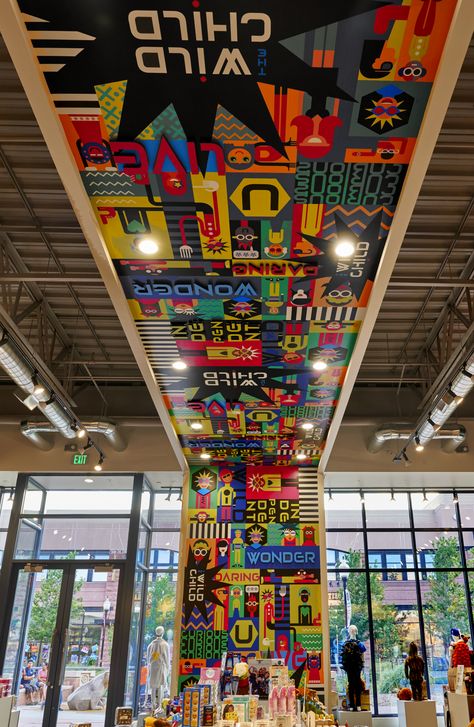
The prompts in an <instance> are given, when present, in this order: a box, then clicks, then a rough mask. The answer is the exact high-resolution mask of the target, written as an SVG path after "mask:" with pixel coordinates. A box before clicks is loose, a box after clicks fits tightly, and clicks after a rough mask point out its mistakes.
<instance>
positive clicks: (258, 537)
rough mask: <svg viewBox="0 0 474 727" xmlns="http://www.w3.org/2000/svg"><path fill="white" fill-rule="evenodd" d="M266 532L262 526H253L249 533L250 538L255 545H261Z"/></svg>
mask: <svg viewBox="0 0 474 727" xmlns="http://www.w3.org/2000/svg"><path fill="white" fill-rule="evenodd" d="M263 536H264V532H263V530H262V529H261V528H259V527H255V528H252V529H251V531H250V532H249V534H248V537H249V540H250V542H251V543H252V544H253V545H259V544H260V543H261V542H262V540H263Z"/></svg>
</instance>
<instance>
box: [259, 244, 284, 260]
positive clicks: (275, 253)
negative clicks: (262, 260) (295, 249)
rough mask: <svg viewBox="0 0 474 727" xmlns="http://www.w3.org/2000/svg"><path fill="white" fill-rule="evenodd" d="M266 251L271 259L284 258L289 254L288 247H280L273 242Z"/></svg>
mask: <svg viewBox="0 0 474 727" xmlns="http://www.w3.org/2000/svg"><path fill="white" fill-rule="evenodd" d="M264 251H265V253H266V254H267V255H268V256H269V257H283V256H284V255H286V252H287V250H286V247H283V245H280V243H279V242H272V244H271V245H269V246H268V247H265V248H264Z"/></svg>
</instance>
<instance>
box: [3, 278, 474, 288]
mask: <svg viewBox="0 0 474 727" xmlns="http://www.w3.org/2000/svg"><path fill="white" fill-rule="evenodd" d="M2 279H3V277H2V276H0V280H2ZM388 286H389V288H474V279H472V278H420V277H417V278H410V277H407V278H400V277H394V278H391V279H390V282H389V284H388Z"/></svg>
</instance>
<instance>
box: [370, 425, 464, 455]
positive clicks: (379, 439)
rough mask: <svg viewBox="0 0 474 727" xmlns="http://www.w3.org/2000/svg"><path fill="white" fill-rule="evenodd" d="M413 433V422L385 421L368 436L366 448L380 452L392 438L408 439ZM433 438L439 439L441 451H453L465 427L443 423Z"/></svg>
mask: <svg viewBox="0 0 474 727" xmlns="http://www.w3.org/2000/svg"><path fill="white" fill-rule="evenodd" d="M412 435H413V424H409V423H401V424H400V423H397V424H395V423H393V424H391V423H387V424H384V425H383V426H382V427H379V429H377V430H376V431H375V432H374V433H373V434H372V437H371V438H370V441H369V443H368V444H367V450H368V451H369V452H371V453H372V454H376V453H377V452H380V450H381V449H382V447H383V446H384V444H386V443H387V442H390V441H393V440H400V439H406V440H408V439H410V438H411V437H412ZM432 438H433V439H441V440H443V443H442V445H441V449H442V450H443V452H447V453H449V452H454V451H455V450H456V449H457V448H458V447H459V445H460V444H462V443H463V442H464V440H465V439H466V429H465V427H463V426H462V424H452V425H450V424H445V425H444V426H443V427H441V428H440V429H438V431H437V432H434V433H433V435H432Z"/></svg>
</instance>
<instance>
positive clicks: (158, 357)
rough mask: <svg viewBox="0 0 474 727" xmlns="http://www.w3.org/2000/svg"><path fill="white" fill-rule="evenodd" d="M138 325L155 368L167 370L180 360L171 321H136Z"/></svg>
mask: <svg viewBox="0 0 474 727" xmlns="http://www.w3.org/2000/svg"><path fill="white" fill-rule="evenodd" d="M136 325H137V328H138V332H139V334H140V338H141V339H142V342H143V345H144V347H145V351H146V352H147V354H148V359H149V361H150V363H151V365H152V366H153V367H155V366H159V367H160V368H161V367H162V368H166V367H168V366H171V365H172V364H173V361H176V360H177V359H178V358H179V351H178V346H177V345H176V341H175V340H174V338H173V336H172V335H171V324H170V322H169V321H155V320H153V321H136ZM181 378H182V377H181ZM177 380H178V381H180V380H181V379H180V378H178V379H177Z"/></svg>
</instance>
